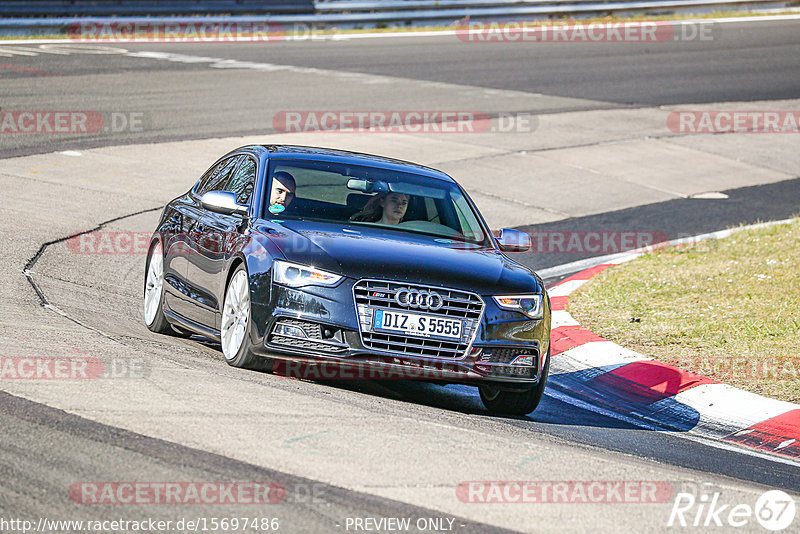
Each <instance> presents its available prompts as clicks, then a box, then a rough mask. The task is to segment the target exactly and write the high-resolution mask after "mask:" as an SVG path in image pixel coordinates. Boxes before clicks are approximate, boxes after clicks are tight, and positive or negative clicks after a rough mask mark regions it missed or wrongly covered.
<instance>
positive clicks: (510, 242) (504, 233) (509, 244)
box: [497, 228, 531, 252]
mask: <svg viewBox="0 0 800 534" xmlns="http://www.w3.org/2000/svg"><path fill="white" fill-rule="evenodd" d="M497 244H498V245H500V250H502V251H503V252H525V251H526V250H529V249H530V248H531V236H529V235H528V234H526V233H525V232H520V231H519V230H511V229H509V228H503V229H502V230H500V236H499V237H497Z"/></svg>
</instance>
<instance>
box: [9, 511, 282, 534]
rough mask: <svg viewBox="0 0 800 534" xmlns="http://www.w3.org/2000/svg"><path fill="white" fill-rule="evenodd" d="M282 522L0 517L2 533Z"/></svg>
mask: <svg viewBox="0 0 800 534" xmlns="http://www.w3.org/2000/svg"><path fill="white" fill-rule="evenodd" d="M280 525H281V522H280V519H279V518H278V517H270V516H256V517H252V516H248V515H244V516H223V517H189V518H187V517H182V518H180V519H158V518H153V517H145V518H142V517H138V518H136V519H123V518H116V519H52V518H47V517H39V518H38V519H35V520H33V519H21V518H5V517H0V532H3V533H9V534H11V533H12V532H21V533H22V534H27V533H28V532H47V533H49V532H85V533H89V532H91V533H98V534H100V533H109V534H110V533H114V534H116V533H118V532H149V533H151V534H152V533H155V532H278V531H279V530H280Z"/></svg>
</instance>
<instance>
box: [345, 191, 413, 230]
mask: <svg viewBox="0 0 800 534" xmlns="http://www.w3.org/2000/svg"><path fill="white" fill-rule="evenodd" d="M408 199H409V197H408V195H406V194H405V193H389V192H384V193H378V194H377V195H375V196H374V197H372V198H371V199H369V201H368V202H367V204H366V205H365V206H364V209H363V210H361V211H360V212H358V213H356V214H355V215H353V216H352V217H350V220H352V221H361V222H374V223H378V224H400V221H402V220H403V217H405V215H406V210H407V209H408Z"/></svg>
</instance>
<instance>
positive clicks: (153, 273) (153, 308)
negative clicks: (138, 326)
mask: <svg viewBox="0 0 800 534" xmlns="http://www.w3.org/2000/svg"><path fill="white" fill-rule="evenodd" d="M144 323H145V324H146V325H147V328H149V329H150V330H151V331H153V332H156V333H158V334H171V333H172V327H171V326H170V324H169V322H168V321H167V318H166V316H164V252H163V249H162V247H161V241H156V242H155V243H153V245H152V246H151V247H150V251H149V252H148V253H147V262H146V265H145V279H144Z"/></svg>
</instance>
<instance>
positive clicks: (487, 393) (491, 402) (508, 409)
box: [478, 350, 550, 415]
mask: <svg viewBox="0 0 800 534" xmlns="http://www.w3.org/2000/svg"><path fill="white" fill-rule="evenodd" d="M549 372H550V351H549V350H548V351H547V361H546V362H545V364H544V369H542V378H541V379H540V380H539V383H538V384H536V385H535V386H533V387H531V388H529V389H527V390H525V391H507V390H503V389H502V388H501V387H498V386H488V385H487V386H478V391H479V392H480V395H481V401H482V402H483V405H484V406H486V409H487V410H489V411H490V412H492V413H499V414H506V415H527V414H529V413H531V412H532V411H534V410H535V409H536V407H537V406H539V402H540V401H541V400H542V396H543V395H544V388H545V386H546V385H547V375H548V374H549Z"/></svg>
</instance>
